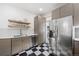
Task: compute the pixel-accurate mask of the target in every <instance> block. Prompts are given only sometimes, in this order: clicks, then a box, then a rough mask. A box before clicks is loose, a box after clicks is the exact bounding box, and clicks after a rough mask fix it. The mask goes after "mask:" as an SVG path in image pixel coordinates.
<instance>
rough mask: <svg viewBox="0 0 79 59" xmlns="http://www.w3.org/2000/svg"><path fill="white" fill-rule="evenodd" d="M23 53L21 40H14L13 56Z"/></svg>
mask: <svg viewBox="0 0 79 59" xmlns="http://www.w3.org/2000/svg"><path fill="white" fill-rule="evenodd" d="M20 51H22V45H21V38H13V39H12V55H13V54H16V53H18V52H20Z"/></svg>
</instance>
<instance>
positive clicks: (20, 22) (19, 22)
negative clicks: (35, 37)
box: [8, 20, 30, 25]
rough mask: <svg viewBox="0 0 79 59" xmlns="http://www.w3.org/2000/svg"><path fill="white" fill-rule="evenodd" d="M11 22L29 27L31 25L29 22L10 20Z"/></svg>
mask: <svg viewBox="0 0 79 59" xmlns="http://www.w3.org/2000/svg"><path fill="white" fill-rule="evenodd" d="M8 21H9V22H13V23H18V24H26V25H29V24H30V23H28V22H23V21H17V20H8Z"/></svg>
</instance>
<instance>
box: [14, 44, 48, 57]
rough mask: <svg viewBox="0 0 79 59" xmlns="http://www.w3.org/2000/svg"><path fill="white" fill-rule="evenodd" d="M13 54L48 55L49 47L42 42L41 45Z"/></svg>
mask: <svg viewBox="0 0 79 59" xmlns="http://www.w3.org/2000/svg"><path fill="white" fill-rule="evenodd" d="M14 56H49V47H48V44H47V43H42V44H41V45H36V46H33V47H32V48H29V49H27V50H25V51H22V52H20V53H17V54H15V55H14Z"/></svg>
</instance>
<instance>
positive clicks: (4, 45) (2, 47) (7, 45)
mask: <svg viewBox="0 0 79 59" xmlns="http://www.w3.org/2000/svg"><path fill="white" fill-rule="evenodd" d="M10 55H11V39H0V56H10Z"/></svg>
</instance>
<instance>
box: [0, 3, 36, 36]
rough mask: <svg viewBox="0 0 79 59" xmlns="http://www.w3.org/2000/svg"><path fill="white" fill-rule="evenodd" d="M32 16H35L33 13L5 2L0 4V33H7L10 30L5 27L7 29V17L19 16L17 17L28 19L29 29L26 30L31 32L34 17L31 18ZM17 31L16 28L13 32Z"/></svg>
mask: <svg viewBox="0 0 79 59" xmlns="http://www.w3.org/2000/svg"><path fill="white" fill-rule="evenodd" d="M34 16H35V15H34V14H31V13H29V12H27V11H26V10H23V9H20V8H16V7H13V6H10V5H7V4H0V35H6V34H9V32H10V31H9V30H8V31H7V30H6V29H8V19H11V18H19V19H20V18H21V19H22V18H26V19H27V20H29V21H30V22H31V28H30V30H31V31H28V32H31V33H32V32H33V30H34V19H33V17H34ZM3 29H4V30H3ZM2 30H3V31H2ZM4 31H5V32H4ZM3 32H4V33H3ZM18 33H19V32H18V31H17V30H16V32H14V34H18Z"/></svg>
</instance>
